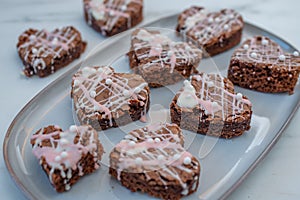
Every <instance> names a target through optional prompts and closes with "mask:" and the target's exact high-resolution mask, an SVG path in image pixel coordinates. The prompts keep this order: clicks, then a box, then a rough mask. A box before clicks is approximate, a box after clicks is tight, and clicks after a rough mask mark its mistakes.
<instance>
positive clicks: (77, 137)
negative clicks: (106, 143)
mask: <svg viewBox="0 0 300 200" xmlns="http://www.w3.org/2000/svg"><path fill="white" fill-rule="evenodd" d="M55 129H56V130H55V131H53V132H50V133H46V134H45V133H44V128H42V129H41V130H40V131H39V132H37V133H36V134H34V135H33V136H32V137H31V140H32V144H33V150H32V151H33V154H34V155H35V156H36V157H37V158H38V159H39V160H40V162H41V164H46V165H47V166H49V167H50V172H49V173H48V177H49V180H50V182H51V183H52V184H54V182H53V180H52V177H53V174H54V173H56V171H57V170H58V171H59V172H60V175H61V177H62V178H63V179H64V184H65V188H64V189H65V190H69V189H70V187H71V185H70V182H69V181H70V180H71V179H72V176H73V171H76V170H78V171H79V172H78V175H79V176H83V175H84V171H83V170H84V169H83V167H82V163H81V162H80V160H81V159H82V157H83V156H84V155H87V154H88V153H89V154H91V155H92V156H94V162H95V164H94V170H96V169H98V168H99V166H100V163H98V161H99V156H100V157H101V155H98V150H97V148H98V146H99V143H98V135H97V132H95V130H94V129H92V128H91V127H90V126H74V125H73V126H71V127H70V129H69V130H67V131H62V130H61V129H60V128H59V127H57V126H56V127H55ZM101 148H102V147H101ZM42 159H45V163H43V161H42Z"/></svg>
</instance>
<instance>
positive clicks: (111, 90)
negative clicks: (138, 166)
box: [72, 67, 148, 126]
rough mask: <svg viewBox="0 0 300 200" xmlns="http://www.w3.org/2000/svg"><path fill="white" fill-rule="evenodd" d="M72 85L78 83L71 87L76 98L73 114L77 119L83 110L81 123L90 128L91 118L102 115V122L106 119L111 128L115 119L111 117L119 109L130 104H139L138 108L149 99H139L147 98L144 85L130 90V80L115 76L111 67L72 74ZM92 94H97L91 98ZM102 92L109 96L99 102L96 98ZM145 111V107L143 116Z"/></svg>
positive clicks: (90, 68)
mask: <svg viewBox="0 0 300 200" xmlns="http://www.w3.org/2000/svg"><path fill="white" fill-rule="evenodd" d="M99 69H102V70H99ZM73 81H74V82H75V81H77V84H74V85H73V91H72V93H73V94H76V95H79V96H78V97H77V98H76V102H75V101H74V106H75V111H76V112H77V115H78V112H79V111H80V110H85V114H86V116H85V118H86V120H83V121H85V123H87V124H90V121H89V120H90V118H91V117H92V116H94V115H96V116H97V115H99V114H100V113H101V114H102V118H108V119H109V126H113V118H115V117H117V118H118V116H113V114H114V113H115V114H116V115H117V114H118V113H117V112H118V110H119V109H120V108H122V107H123V106H126V105H128V106H129V105H130V100H134V99H135V100H140V101H141V102H140V105H141V106H144V105H146V104H147V103H148V99H147V98H145V97H144V96H143V95H142V94H144V95H146V96H148V91H147V89H146V87H147V85H148V84H147V83H145V82H144V83H141V84H140V85H137V86H136V87H134V88H131V87H130V86H129V81H130V79H128V78H125V77H122V76H119V75H118V74H115V73H114V72H113V71H112V68H110V67H85V68H83V69H82V70H81V71H79V72H78V73H77V74H75V76H74V77H73ZM137 90H138V91H139V92H138V93H137V92H136V91H137ZM91 91H93V92H95V93H96V94H93V96H94V97H91V95H90V93H91ZM104 92H107V93H108V97H107V98H101V100H98V99H97V97H99V96H101V94H103V93H104ZM144 102H145V103H144ZM146 109H147V106H144V111H143V113H142V116H143V115H145V114H146Z"/></svg>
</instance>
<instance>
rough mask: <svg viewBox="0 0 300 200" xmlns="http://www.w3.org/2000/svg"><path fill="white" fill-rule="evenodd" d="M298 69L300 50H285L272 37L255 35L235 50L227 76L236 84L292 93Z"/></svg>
mask: <svg viewBox="0 0 300 200" xmlns="http://www.w3.org/2000/svg"><path fill="white" fill-rule="evenodd" d="M299 72H300V56H299V53H298V52H294V53H293V54H290V53H285V52H284V51H283V50H282V49H281V47H280V46H279V45H278V44H277V43H276V42H274V41H272V40H271V39H269V38H267V37H265V36H255V37H253V38H250V39H247V40H246V41H245V42H244V43H243V44H242V46H241V47H240V48H238V49H236V50H235V51H234V53H233V55H232V57H231V61H230V66H229V69H228V78H229V79H230V80H231V81H232V82H233V83H234V84H236V85H238V86H241V87H244V88H249V89H251V90H257V91H260V92H269V93H279V92H288V93H289V94H293V93H294V88H295V85H296V83H297V81H298V77H299Z"/></svg>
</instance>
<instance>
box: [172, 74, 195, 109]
mask: <svg viewBox="0 0 300 200" xmlns="http://www.w3.org/2000/svg"><path fill="white" fill-rule="evenodd" d="M177 105H178V106H180V107H185V108H194V107H195V106H196V105H198V100H197V96H196V90H195V88H194V87H193V86H192V84H191V82H190V81H188V80H185V81H184V87H183V91H182V92H181V93H180V95H179V97H178V100H177Z"/></svg>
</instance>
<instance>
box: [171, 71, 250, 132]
mask: <svg viewBox="0 0 300 200" xmlns="http://www.w3.org/2000/svg"><path fill="white" fill-rule="evenodd" d="M251 106H252V105H251V102H250V101H249V100H248V99H247V97H245V96H243V95H242V94H241V93H238V94H236V93H234V87H233V84H232V83H231V81H230V80H229V79H227V78H223V77H221V76H220V75H218V74H205V73H200V74H199V75H194V76H192V77H191V81H188V80H186V81H185V82H184V87H183V88H182V89H181V90H180V91H179V92H178V93H177V94H176V96H175V97H174V99H173V101H172V103H171V105H170V110H171V111H170V112H171V120H172V122H173V123H175V124H177V125H179V126H180V127H181V128H183V129H187V130H191V131H193V132H197V133H200V134H206V135H212V136H217V137H223V138H232V137H235V136H239V135H242V134H243V133H244V132H245V131H247V130H249V129H250V122H251V115H252V110H251Z"/></svg>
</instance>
